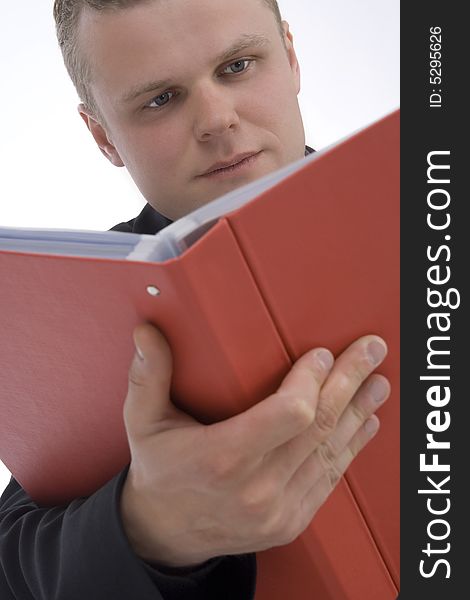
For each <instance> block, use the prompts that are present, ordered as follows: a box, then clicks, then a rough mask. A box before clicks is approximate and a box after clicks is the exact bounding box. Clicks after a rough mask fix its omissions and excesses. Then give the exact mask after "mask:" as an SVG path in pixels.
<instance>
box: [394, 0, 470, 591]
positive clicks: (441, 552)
mask: <svg viewBox="0 0 470 600" xmlns="http://www.w3.org/2000/svg"><path fill="white" fill-rule="evenodd" d="M463 6H464V4H460V3H457V2H447V3H446V2H442V1H435V0H428V1H426V2H408V3H406V2H402V4H401V199H402V200H401V211H402V212H401V215H402V217H401V218H402V223H401V227H402V248H401V253H402V254H401V259H402V261H401V264H402V288H401V307H402V308H401V318H402V321H401V323H402V325H401V336H402V351H401V359H402V362H401V365H402V371H401V373H402V379H401V592H400V596H399V597H400V598H403V599H406V600H408V599H410V600H411V599H413V600H415V599H416V598H425V599H426V600H433V599H434V598H436V599H437V598H439V599H442V598H446V599H454V598H455V599H457V598H463V597H467V595H468V587H467V585H466V583H467V582H466V580H467V576H468V573H469V572H470V565H469V566H467V564H466V563H467V562H469V559H468V558H467V555H468V550H467V549H466V546H467V544H466V541H467V540H466V535H467V531H468V530H469V529H470V528H469V527H468V523H469V520H470V518H469V515H468V514H467V513H468V511H469V510H470V492H468V491H467V492H465V491H464V488H465V487H467V486H466V479H467V473H468V471H469V467H468V459H467V457H469V456H470V447H469V445H468V444H469V442H470V430H469V421H468V411H467V406H468V404H469V403H470V391H469V385H468V384H467V381H466V378H467V377H468V376H470V365H469V361H468V359H467V356H470V348H469V347H468V343H467V338H468V333H469V332H470V326H469V325H468V321H469V316H470V315H469V314H468V296H469V294H468V279H469V275H470V260H469V259H470V252H469V249H468V248H467V245H468V242H467V239H468V238H470V230H469V229H468V227H467V222H470V219H469V218H468V217H467V218H466V213H468V211H467V210H465V209H466V204H469V193H468V190H466V189H465V187H466V186H465V183H466V179H467V173H469V172H470V162H468V161H466V157H467V156H468V155H469V151H468V149H467V148H464V135H465V132H467V135H468V134H469V133H470V127H469V118H468V107H467V106H466V107H465V108H466V110H464V103H465V104H467V100H466V96H465V91H464V90H465V87H466V83H467V82H466V80H467V79H468V77H467V72H468V60H469V58H470V52H469V49H468V39H469V37H470V36H469V34H468V31H467V29H468V25H466V23H467V22H468V21H466V19H465V18H464V16H463V14H462V11H463V8H462V7H463ZM432 36H434V37H432ZM433 60H434V61H435V62H432V61H433ZM465 67H466V68H465ZM465 141H466V140H465ZM432 152H435V153H436V152H441V154H433V155H430V153H432ZM428 161H431V162H432V163H433V164H435V165H436V167H437V168H434V169H432V170H431V171H430V172H429V174H428V172H427V171H428V167H429V162H428ZM467 162H468V164H467ZM439 166H440V167H444V166H450V169H444V168H439ZM428 175H429V177H428ZM428 179H430V180H431V181H428ZM447 179H449V180H450V182H445V180H447ZM464 182H465V183H464ZM447 203H448V206H446V204H447ZM428 215H429V217H428ZM428 218H429V219H430V222H431V224H432V226H431V225H430V224H429V223H428V222H427V219H428ZM467 219H468V221H467ZM446 223H449V224H448V226H447V227H444V225H445V224H446ZM438 227H442V228H441V229H438ZM428 253H429V255H430V256H428ZM430 269H431V270H430ZM431 280H433V281H431ZM428 293H431V296H430V297H429V296H428ZM459 302H460V304H459ZM431 303H432V304H434V305H435V306H434V307H432V306H430V304H431ZM446 304H447V306H446ZM458 304H459V306H457V305H458ZM433 314H434V315H440V316H434V317H433V316H432V315H433ZM433 337H434V338H436V339H434V340H432V339H431V338H433ZM447 338H448V339H447ZM429 344H431V346H430V347H431V348H432V349H433V350H439V351H443V352H449V353H448V354H446V353H443V354H435V355H430V354H429V353H430V350H429V348H428V345H429ZM428 360H431V362H432V364H433V365H434V367H435V368H430V365H429V363H428ZM445 367H448V368H445ZM421 376H428V377H429V376H441V377H442V376H447V377H449V380H448V381H445V380H436V381H431V380H420V377H421ZM433 386H436V388H435V394H434V396H431V401H434V400H439V398H441V399H442V403H441V406H432V405H431V403H430V401H429V399H428V395H429V394H430V393H431V392H430V391H429V390H430V388H432V387H433ZM438 386H439V387H438ZM445 387H447V388H448V390H447V391H448V393H449V394H450V398H449V400H448V401H447V403H445V393H446V390H445ZM436 390H438V392H437V391H436ZM438 396H439V397H438ZM449 419H450V424H449ZM433 428H434V429H438V428H440V429H442V431H439V432H437V431H433ZM430 434H432V435H433V438H432V439H433V440H434V441H435V442H436V443H437V442H441V443H443V444H445V443H447V442H448V443H450V448H449V449H447V448H445V447H440V448H436V449H432V448H427V447H426V446H427V444H428V443H430V442H429V439H428V438H427V435H430ZM420 454H425V456H426V458H425V462H426V463H427V464H430V463H432V461H433V460H435V461H436V462H437V463H438V465H439V466H438V467H437V469H441V468H445V467H442V466H441V465H448V466H449V469H450V470H449V471H444V470H435V471H425V470H423V469H422V468H420ZM433 455H436V456H435V458H433ZM449 476H450V479H449V480H447V482H446V481H445V480H446V478H447V477H449ZM428 477H429V478H430V480H431V481H430V480H428ZM418 490H427V492H425V493H422V494H419V493H418ZM432 492H434V493H432ZM431 511H435V512H439V511H441V514H433V513H432V512H431ZM435 538H441V539H435ZM421 561H423V562H421ZM439 561H441V562H439ZM420 568H421V571H422V572H420ZM425 575H426V576H425ZM447 576H448V577H447Z"/></svg>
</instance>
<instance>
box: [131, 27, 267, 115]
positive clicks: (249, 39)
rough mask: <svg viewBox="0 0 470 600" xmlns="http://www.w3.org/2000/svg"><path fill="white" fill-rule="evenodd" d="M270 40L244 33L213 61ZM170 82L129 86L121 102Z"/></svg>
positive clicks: (264, 43)
mask: <svg viewBox="0 0 470 600" xmlns="http://www.w3.org/2000/svg"><path fill="white" fill-rule="evenodd" d="M270 43H271V42H270V40H269V39H268V38H267V37H265V36H264V35H260V34H244V35H242V36H240V37H239V38H238V39H237V40H236V41H235V42H234V43H233V44H232V45H231V46H230V48H228V49H227V50H224V52H223V53H222V54H220V55H219V56H217V57H216V59H215V62H216V63H217V64H222V63H224V62H227V61H228V60H230V59H231V58H233V57H234V56H236V55H237V54H240V52H243V51H245V50H247V49H249V48H264V47H265V46H268V45H269V44H270ZM171 85H172V82H171V80H170V79H161V80H156V81H149V82H147V83H144V84H138V85H136V86H134V87H133V88H131V89H130V90H129V91H128V92H127V93H126V94H124V96H123V97H122V98H121V102H122V103H123V104H127V103H129V102H132V101H133V100H135V99H136V98H138V97H139V96H142V95H144V94H147V93H149V92H155V91H157V90H160V89H162V88H169V87H171Z"/></svg>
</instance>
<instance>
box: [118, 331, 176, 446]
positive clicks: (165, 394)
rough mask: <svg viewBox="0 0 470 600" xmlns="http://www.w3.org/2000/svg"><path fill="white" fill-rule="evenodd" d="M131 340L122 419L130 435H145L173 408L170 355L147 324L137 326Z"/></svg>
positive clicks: (172, 410) (159, 336)
mask: <svg viewBox="0 0 470 600" xmlns="http://www.w3.org/2000/svg"><path fill="white" fill-rule="evenodd" d="M134 342H135V346H136V352H135V355H134V358H133V360H132V363H131V366H130V369H129V387H128V393H127V397H126V401H125V403H124V420H125V424H126V428H127V430H128V432H129V433H130V434H132V435H146V434H148V433H149V432H151V431H154V428H155V425H156V424H157V423H159V422H161V421H162V420H164V419H166V418H169V417H171V416H173V414H174V411H175V410H176V409H175V407H174V406H173V405H172V404H171V401H170V384H171V374H172V357H171V351H170V347H169V345H168V343H167V341H166V339H165V338H164V336H163V335H162V334H161V333H160V331H159V330H158V329H156V328H155V327H153V326H152V325H150V324H143V325H139V326H138V327H136V329H135V330H134Z"/></svg>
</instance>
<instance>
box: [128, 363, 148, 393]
mask: <svg viewBox="0 0 470 600" xmlns="http://www.w3.org/2000/svg"><path fill="white" fill-rule="evenodd" d="M128 380H129V386H133V387H137V388H143V387H145V379H144V377H143V376H142V374H141V373H140V372H139V369H138V368H137V367H136V365H135V361H132V363H131V366H130V367H129V373H128Z"/></svg>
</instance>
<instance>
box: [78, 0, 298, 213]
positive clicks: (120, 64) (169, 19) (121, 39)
mask: <svg viewBox="0 0 470 600" xmlns="http://www.w3.org/2000/svg"><path fill="white" fill-rule="evenodd" d="M285 30H286V32H285V37H284V40H285V44H286V45H287V50H286V47H285V45H284V43H283V40H282V39H281V36H280V32H279V25H278V23H277V21H276V18H275V16H274V14H273V13H272V12H271V11H270V10H269V8H268V7H266V6H265V5H264V3H263V2H262V1H261V0H237V2H225V1H223V2H221V0H170V1H168V0H155V1H154V2H149V3H143V4H140V5H137V6H135V7H132V8H129V9H124V10H118V11H115V12H111V11H105V12H102V13H97V12H96V11H88V10H87V11H85V12H84V14H83V15H82V19H81V26H80V42H81V48H82V50H81V51H82V52H84V53H85V58H86V60H87V61H89V63H90V65H91V69H92V74H93V83H92V93H93V96H94V98H95V101H96V104H97V106H98V107H99V110H100V112H101V115H102V117H103V119H104V123H105V124H103V126H101V125H100V124H99V123H98V122H97V121H96V120H95V119H93V118H90V117H89V116H87V115H85V114H82V116H83V117H84V119H85V120H86V122H87V124H88V126H89V128H90V130H91V131H92V133H93V135H94V137H95V139H96V141H97V143H98V144H99V146H100V148H101V150H102V152H103V153H104V154H105V155H106V156H107V157H108V158H109V159H110V160H111V161H112V162H113V164H115V165H117V166H123V165H125V166H126V167H127V169H128V170H129V172H130V174H131V176H132V178H133V179H134V181H135V182H136V184H137V186H138V187H139V189H140V191H141V192H142V194H143V195H144V196H145V198H146V199H147V201H148V202H149V203H150V204H151V205H152V206H153V207H154V208H155V209H156V210H158V211H159V212H161V213H162V214H164V215H166V216H167V217H169V218H170V219H173V220H175V219H177V218H179V217H181V216H183V215H185V214H187V213H188V212H190V211H192V210H194V209H196V208H198V207H199V206H201V205H203V204H205V203H207V202H209V201H210V200H213V199H214V198H216V197H218V196H220V195H222V194H224V193H226V192H229V191H231V190H233V189H235V188H236V187H239V186H240V185H243V184H246V183H249V182H251V181H253V180H255V179H257V178H259V177H261V176H263V175H265V174H267V173H269V172H271V171H273V170H275V169H278V168H280V167H282V166H284V165H285V164H288V163H289V162H292V161H294V160H296V159H298V158H301V157H302V156H303V154H304V145H305V138H304V130H303V125H302V119H301V116H300V111H299V106H298V102H297V94H298V92H299V88H300V76H299V70H298V64H297V59H296V56H295V52H294V50H293V47H292V43H291V41H292V38H291V35H290V33H288V29H287V24H285ZM234 163H236V164H235V166H231V167H230V166H228V165H234ZM224 166H226V168H224Z"/></svg>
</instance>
